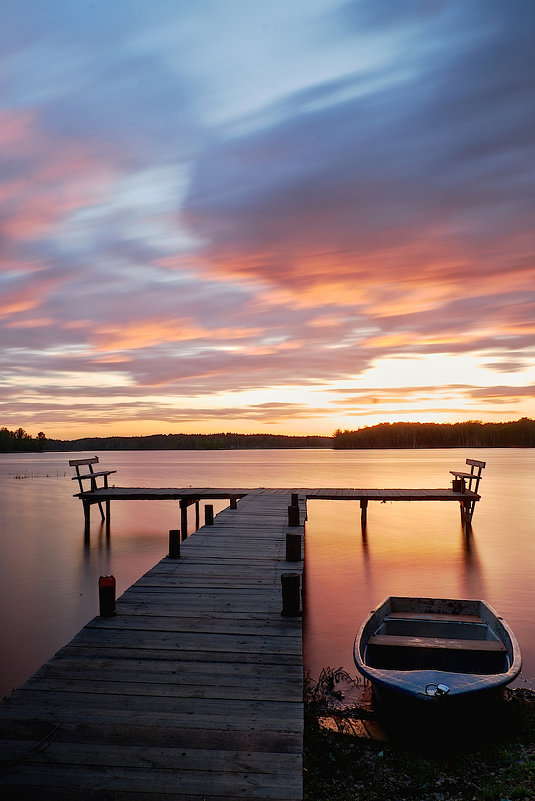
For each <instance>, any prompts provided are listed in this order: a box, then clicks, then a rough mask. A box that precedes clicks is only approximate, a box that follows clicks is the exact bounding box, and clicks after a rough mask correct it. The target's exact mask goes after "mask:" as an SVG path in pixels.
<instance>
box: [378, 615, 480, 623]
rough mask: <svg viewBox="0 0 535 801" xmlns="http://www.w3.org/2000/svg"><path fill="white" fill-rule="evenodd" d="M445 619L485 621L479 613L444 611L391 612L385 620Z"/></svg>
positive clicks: (473, 621) (469, 621)
mask: <svg viewBox="0 0 535 801" xmlns="http://www.w3.org/2000/svg"><path fill="white" fill-rule="evenodd" d="M389 619H390V620H443V621H444V622H446V623H483V620H482V619H481V618H480V617H479V615H447V614H444V613H443V612H390V614H388V615H387V616H386V618H385V620H389Z"/></svg>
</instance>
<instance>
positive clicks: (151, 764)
mask: <svg viewBox="0 0 535 801" xmlns="http://www.w3.org/2000/svg"><path fill="white" fill-rule="evenodd" d="M288 504H289V496H288V491H287V490H284V491H282V490H281V491H277V490H265V491H263V490H254V491H250V492H249V493H248V494H247V496H246V497H244V498H243V499H242V500H240V501H239V503H238V504H237V508H236V509H232V508H227V509H224V510H223V511H222V512H221V513H220V514H219V515H217V516H216V517H215V520H214V524H213V525H212V526H205V527H203V528H201V529H200V530H199V531H198V532H197V533H196V534H195V535H194V536H192V537H191V538H188V539H187V540H185V541H183V542H182V544H181V557H180V558H179V559H170V558H164V559H163V560H162V561H161V562H159V563H158V564H157V565H156V566H155V567H154V568H153V569H152V570H150V571H149V572H148V573H147V574H146V575H144V576H143V577H142V578H141V579H140V580H139V581H138V582H136V584H134V585H133V586H132V587H131V588H130V589H129V590H127V591H126V592H125V594H124V595H123V596H122V597H121V598H119V599H118V601H117V614H116V615H115V616H114V617H111V618H104V617H97V618H95V619H94V620H92V621H91V622H90V623H89V624H88V625H87V626H86V627H85V628H84V629H82V631H81V632H80V633H79V634H78V635H77V636H76V637H75V638H74V639H73V640H72V641H71V642H70V643H69V644H68V645H67V646H65V647H64V648H62V649H61V650H60V651H59V652H58V653H57V654H56V655H55V656H54V657H53V658H52V659H51V660H50V661H49V662H47V663H46V664H45V665H44V666H43V667H42V668H41V669H40V670H39V671H38V672H37V673H36V674H35V675H34V676H33V677H32V678H31V679H30V680H29V681H27V682H26V683H25V684H24V685H23V686H22V687H21V688H19V689H18V690H16V691H15V692H14V693H13V694H12V695H11V696H9V698H8V699H7V700H6V701H5V702H4V703H3V704H2V705H0V740H1V742H0V756H1V763H0V799H2V801H4V800H5V801H7V800H8V799H17V801H19V799H30V798H31V799H33V798H39V799H40V801H46V799H54V801H67V799H68V800H69V801H79V800H80V799H104V800H107V799H110V801H111V799H113V801H125V799H129V800H130V799H135V801H149V800H150V801H155V800H156V801H158V800H159V799H161V801H165V799H173V800H174V801H184V799H188V800H189V801H202V800H203V799H205V801H229V799H238V798H239V799H244V800H245V801H248V799H251V801H252V799H264V798H265V799H267V798H270V799H278V800H279V801H297V800H298V799H301V798H302V738H303V661H302V625H301V618H300V617H292V618H290V617H281V580H280V576H281V573H283V572H285V571H288V570H291V571H296V569H297V570H298V571H301V570H302V562H297V563H291V564H290V563H288V562H286V561H285V532H286V530H287V522H288ZM301 505H302V506H303V505H304V499H302V500H301ZM292 530H293V531H296V530H298V529H295V528H294V529H292ZM301 531H302V528H301Z"/></svg>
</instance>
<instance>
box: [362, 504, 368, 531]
mask: <svg viewBox="0 0 535 801" xmlns="http://www.w3.org/2000/svg"><path fill="white" fill-rule="evenodd" d="M367 522H368V501H367V500H365V499H364V498H362V499H361V501H360V525H361V528H362V529H365V528H366V524H367Z"/></svg>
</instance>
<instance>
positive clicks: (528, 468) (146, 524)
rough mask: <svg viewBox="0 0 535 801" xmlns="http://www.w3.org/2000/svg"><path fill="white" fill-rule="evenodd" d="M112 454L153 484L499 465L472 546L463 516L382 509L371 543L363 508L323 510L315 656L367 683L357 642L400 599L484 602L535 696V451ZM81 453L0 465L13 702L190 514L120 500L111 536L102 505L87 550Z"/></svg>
mask: <svg viewBox="0 0 535 801" xmlns="http://www.w3.org/2000/svg"><path fill="white" fill-rule="evenodd" d="M76 455H77V456H83V455H84V454H75V456H76ZM91 455H92V454H91ZM99 455H100V457H101V462H102V464H103V466H105V467H109V468H116V469H117V471H118V472H117V475H116V476H111V477H110V478H111V480H112V483H116V484H117V485H122V486H154V487H158V486H159V487H166V486H175V487H180V486H200V487H206V486H213V487H217V486H220V487H222V486H236V487H243V486H250V487H255V486H263V487H270V486H271V487H277V486H278V487H281V486H287V487H305V486H306V487H313V486H324V487H328V486H331V487H344V486H347V487H359V486H360V487H446V486H449V485H450V478H451V476H450V475H449V472H448V471H449V470H450V469H463V467H464V466H465V460H466V458H467V457H473V458H476V459H481V460H483V461H486V462H487V468H486V469H485V471H484V474H483V475H484V478H483V481H482V484H481V493H482V496H483V500H482V501H481V502H480V503H479V504H478V505H477V506H476V511H475V515H474V523H473V533H472V535H471V536H470V537H469V538H467V537H466V536H465V535H464V533H463V531H462V529H461V525H460V515H459V507H458V504H456V503H451V504H449V503H436V502H425V503H417V502H413V503H386V504H380V503H370V505H369V507H368V527H367V533H366V536H365V537H363V536H362V533H361V530H360V509H359V504H358V502H349V501H314V502H309V505H308V510H309V517H308V521H307V529H306V562H307V565H306V570H307V584H306V598H305V603H306V606H305V659H306V663H307V667H308V668H309V669H310V670H311V673H312V675H313V676H317V674H318V673H319V670H320V669H321V668H322V667H324V666H327V665H331V666H333V667H338V666H342V667H345V668H346V670H349V672H350V673H352V674H354V673H355V668H354V665H353V656H352V649H353V639H354V636H355V631H356V629H357V628H358V626H359V625H360V622H361V620H362V618H363V617H364V616H365V615H366V614H367V613H368V611H369V610H370V609H371V608H372V607H373V606H375V605H376V604H377V603H378V602H379V601H381V600H382V599H383V598H384V597H385V596H387V595H390V594H400V595H431V596H447V597H469V598H479V597H481V598H485V599H486V600H487V601H488V602H489V603H490V604H491V605H492V606H494V607H495V608H496V609H497V611H499V613H500V614H502V615H503V616H504V617H505V618H506V619H507V620H508V622H509V623H510V624H511V626H512V628H513V630H514V631H515V633H516V635H517V637H518V640H519V642H520V646H521V649H522V652H523V657H524V667H523V676H524V678H525V680H526V681H527V683H528V686H531V687H535V678H534V677H535V624H534V623H533V607H534V595H535V536H534V533H535V492H534V491H533V476H534V474H535V451H531V450H520V449H519V450H509V449H507V450H505V449H504V450H494V449H492V450H491V449H488V450H487V449H477V450H474V449H472V450H464V449H462V450H461V449H458V450H444V451H443V450H414V451H330V450H321V451H318V450H298V451H286V450H284V451H208V452H202V451H201V452H199V451H168V452H154V451H152V452H151V451H149V452H126V451H119V452H106V453H103V454H99ZM72 456H73V455H72V454H65V453H61V454H35V455H16V454H3V455H0V520H1V528H2V535H1V537H0V559H1V561H0V565H1V566H0V609H1V610H2V614H1V616H0V633H1V637H2V643H3V648H2V653H3V656H2V663H1V666H0V697H2V696H3V695H5V694H7V693H8V692H10V691H11V690H12V689H13V688H14V687H16V686H18V685H19V684H21V683H22V682H23V681H25V680H26V679H27V678H28V677H29V676H30V675H31V674H32V673H33V672H34V671H35V670H36V669H37V668H38V667H39V666H40V665H41V664H42V663H43V662H44V661H46V660H47V659H48V658H49V657H51V656H52V655H53V654H54V653H55V651H57V650H58V649H59V648H60V647H61V646H63V645H65V644H66V643H67V642H68V641H69V640H70V639H71V638H72V637H73V636H74V635H75V634H76V633H77V631H79V629H80V628H82V626H84V625H85V624H86V623H87V622H88V621H89V620H90V619H91V618H93V617H94V616H95V615H96V614H97V612H98V590H97V586H98V577H99V575H106V574H109V573H112V574H114V575H115V576H116V578H117V590H118V594H121V593H122V592H124V590H125V589H127V587H129V586H130V584H132V583H133V582H134V581H136V580H137V579H138V578H139V577H140V576H141V575H142V574H143V573H145V572H146V571H147V570H149V569H150V568H151V567H152V566H153V565H154V564H155V563H156V562H157V561H159V560H160V559H161V558H162V557H163V556H164V555H165V554H166V553H167V545H168V530H169V529H170V528H177V527H179V515H178V504H177V503H176V502H173V501H158V502H149V501H138V502H135V501H130V502H128V501H117V502H114V503H113V504H112V526H111V537H110V538H107V537H106V534H105V531H104V530H103V528H102V526H101V524H100V520H99V515H98V510H97V509H96V508H95V507H94V508H93V510H92V527H91V535H90V538H89V540H86V539H85V538H84V532H83V514H82V508H81V503H80V501H79V500H78V499H75V498H73V497H72V495H73V493H74V492H76V489H77V485H76V483H75V482H73V481H72V480H71V472H72V471H71V468H69V467H68V459H69V458H70V457H72ZM224 505H225V504H224V503H220V504H219V506H218V505H217V504H214V506H215V511H218V510H219V509H221V508H223V506H224ZM191 512H192V514H194V512H193V509H191ZM201 519H204V516H203V513H202V510H201ZM192 528H193V518H192V519H191V522H190V529H192Z"/></svg>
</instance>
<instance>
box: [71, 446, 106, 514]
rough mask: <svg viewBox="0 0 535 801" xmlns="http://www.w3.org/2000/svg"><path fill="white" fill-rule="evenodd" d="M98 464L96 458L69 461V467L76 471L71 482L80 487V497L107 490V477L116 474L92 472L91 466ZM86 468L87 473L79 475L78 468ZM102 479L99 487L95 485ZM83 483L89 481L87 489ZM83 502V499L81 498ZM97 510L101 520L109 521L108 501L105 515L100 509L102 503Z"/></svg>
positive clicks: (101, 471)
mask: <svg viewBox="0 0 535 801" xmlns="http://www.w3.org/2000/svg"><path fill="white" fill-rule="evenodd" d="M94 464H98V456H88V457H86V458H85V459H69V465H70V466H71V467H74V468H75V469H76V475H75V476H73V477H72V480H73V481H77V482H78V486H79V487H80V495H83V494H84V493H86V492H93V491H94V490H97V489H107V488H108V476H110V475H111V474H112V473H116V472H117V470H93V465H94ZM81 467H86V468H88V472H86V473H81V472H80V468H81ZM98 478H101V479H102V485H101V487H99V486H98V484H97V479H98ZM84 481H89V482H90V483H89V489H86V488H85V486H84ZM82 501H83V498H82ZM87 508H88V507H87V505H86V503H84V512H86V511H87ZM98 508H99V509H100V515H101V517H102V519H103V520H106V517H107V518H108V520H109V501H106V511H107V515H105V514H104V510H103V509H102V503H100V501H99V504H98ZM86 522H87V514H86Z"/></svg>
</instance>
